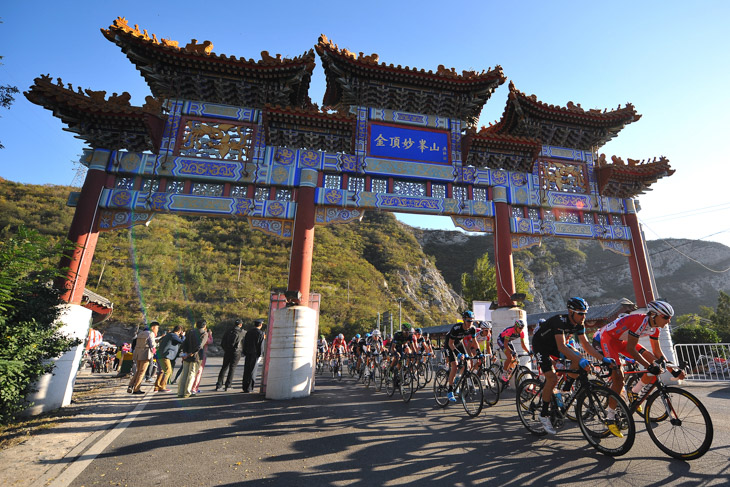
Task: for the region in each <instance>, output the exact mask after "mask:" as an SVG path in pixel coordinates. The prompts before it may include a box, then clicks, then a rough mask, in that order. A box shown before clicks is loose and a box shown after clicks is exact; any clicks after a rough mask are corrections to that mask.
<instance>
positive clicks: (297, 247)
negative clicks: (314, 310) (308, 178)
mask: <svg viewBox="0 0 730 487" xmlns="http://www.w3.org/2000/svg"><path fill="white" fill-rule="evenodd" d="M313 250H314V188H313V187H306V186H302V187H300V188H299V191H298V194H297V214H296V216H295V217H294V237H293V240H292V246H291V256H290V262H289V283H288V284H287V287H286V288H287V290H288V291H300V292H301V293H302V301H303V302H302V303H301V304H303V305H307V304H308V303H309V285H310V281H311V279H312V253H313Z"/></svg>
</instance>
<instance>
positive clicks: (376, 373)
mask: <svg viewBox="0 0 730 487" xmlns="http://www.w3.org/2000/svg"><path fill="white" fill-rule="evenodd" d="M382 372H383V370H382V369H381V368H380V365H379V364H375V367H373V386H374V387H375V391H376V392H380V390H381V389H382V388H383V379H382Z"/></svg>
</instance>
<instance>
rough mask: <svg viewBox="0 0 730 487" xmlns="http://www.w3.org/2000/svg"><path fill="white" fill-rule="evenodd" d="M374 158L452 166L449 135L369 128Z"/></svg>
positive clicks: (372, 126)
mask: <svg viewBox="0 0 730 487" xmlns="http://www.w3.org/2000/svg"><path fill="white" fill-rule="evenodd" d="M369 153H370V155H371V156H374V157H387V158H390V159H408V160H412V161H423V162H436V163H440V164H448V163H449V133H448V132H446V131H434V130H419V129H412V128H404V127H394V126H392V125H380V124H376V123H373V124H371V125H370V151H369Z"/></svg>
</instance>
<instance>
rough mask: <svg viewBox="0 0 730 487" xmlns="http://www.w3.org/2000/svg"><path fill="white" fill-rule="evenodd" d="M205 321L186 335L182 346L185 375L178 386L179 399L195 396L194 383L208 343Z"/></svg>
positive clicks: (199, 322) (183, 374)
mask: <svg viewBox="0 0 730 487" xmlns="http://www.w3.org/2000/svg"><path fill="white" fill-rule="evenodd" d="M206 325H207V323H206V321H205V320H201V321H198V322H197V323H196V324H195V328H194V329H192V330H190V332H189V333H187V334H186V335H185V341H183V344H182V353H181V354H180V356H181V357H182V359H183V373H182V377H180V383H179V384H178V386H177V397H183V398H185V397H190V396H195V394H196V393H195V392H193V390H192V389H193V382H194V381H195V374H197V373H198V369H199V368H200V364H201V362H202V361H203V355H202V354H203V351H202V350H203V345H204V344H205V343H207V342H208V330H207V327H206Z"/></svg>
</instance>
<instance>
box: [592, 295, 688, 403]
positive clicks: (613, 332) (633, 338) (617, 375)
mask: <svg viewBox="0 0 730 487" xmlns="http://www.w3.org/2000/svg"><path fill="white" fill-rule="evenodd" d="M646 308H647V311H648V312H647V314H642V313H639V314H634V315H628V316H625V317H624V318H621V319H619V320H616V321H613V322H611V323H609V324H608V325H606V326H604V327H603V328H601V330H600V337H601V338H600V342H601V349H602V351H603V354H604V355H605V356H606V357H610V358H612V359H614V360H615V361H616V363H617V364H619V366H618V367H616V369H614V371H613V374H612V384H611V389H613V390H614V391H615V392H616V393H617V394H620V393H621V388H622V387H623V384H624V370H623V367H622V366H621V365H620V364H621V361H620V360H619V354H623V355H624V356H626V357H630V358H632V359H634V360H636V361H637V362H639V363H640V364H641V365H643V366H644V367H645V368H646V370H648V371H649V373H650V374H652V375H659V374H661V373H662V368H663V364H664V363H665V362H666V359H665V358H664V353H663V352H662V347H661V345H659V334H660V333H661V329H662V328H664V327H665V326H667V325H668V324H669V322H670V321H671V319H672V316H674V308H672V306H671V305H670V304H669V303H667V302H666V301H652V302H650V303H649V304H647V305H646ZM642 336H648V337H649V338H650V339H651V342H650V343H651V352H649V351H648V350H647V349H646V348H644V347H643V346H641V345H639V338H640V337H642ZM669 369H670V371H671V372H672V374H673V375H674V376H675V377H677V378H679V379H683V378H684V371H682V370H681V369H676V370H675V369H672V368H671V367H670V368H669ZM650 381H653V379H652V378H651V377H649V375H648V374H644V375H642V377H641V381H639V382H637V384H636V385H635V386H634V390H633V391H632V392H633V393H638V392H639V391H640V390H641V388H642V387H643V386H644V385H646V384H648V383H649V382H650ZM614 406H615V404H611V403H609V410H608V412H609V415H610V413H611V408H612V407H614Z"/></svg>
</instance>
